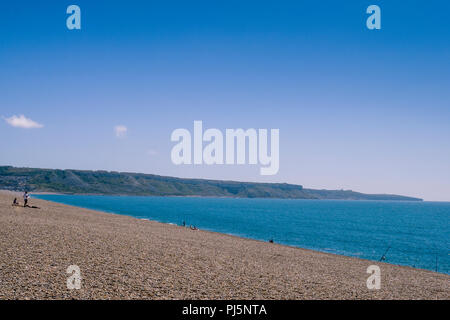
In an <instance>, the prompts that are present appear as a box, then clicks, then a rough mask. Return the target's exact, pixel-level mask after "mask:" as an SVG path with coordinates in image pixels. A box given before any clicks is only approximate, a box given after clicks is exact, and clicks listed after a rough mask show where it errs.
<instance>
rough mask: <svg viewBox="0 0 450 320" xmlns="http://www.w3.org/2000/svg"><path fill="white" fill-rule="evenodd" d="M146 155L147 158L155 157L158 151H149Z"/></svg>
mask: <svg viewBox="0 0 450 320" xmlns="http://www.w3.org/2000/svg"><path fill="white" fill-rule="evenodd" d="M147 154H148V155H149V156H156V155H157V154H158V151H156V150H154V149H150V150H148V151H147Z"/></svg>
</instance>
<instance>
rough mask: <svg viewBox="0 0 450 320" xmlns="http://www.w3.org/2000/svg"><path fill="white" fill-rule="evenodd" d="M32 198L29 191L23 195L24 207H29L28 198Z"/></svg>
mask: <svg viewBox="0 0 450 320" xmlns="http://www.w3.org/2000/svg"><path fill="white" fill-rule="evenodd" d="M29 197H30V195H29V194H28V192H27V191H25V193H24V194H23V202H24V203H23V206H24V207H26V206H28V198H29Z"/></svg>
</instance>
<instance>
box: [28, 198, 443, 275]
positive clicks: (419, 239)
mask: <svg viewBox="0 0 450 320" xmlns="http://www.w3.org/2000/svg"><path fill="white" fill-rule="evenodd" d="M34 197H36V198H40V199H45V200H51V201H56V202H60V203H64V204H69V205H74V206H79V207H84V208H90V209H96V210H102V211H106V212H114V213H118V214H123V215H130V216H133V217H136V218H140V219H150V220H156V221H160V222H165V223H174V224H181V223H182V222H183V221H186V225H195V226H197V227H198V228H200V229H206V230H211V231H217V232H221V233H228V234H233V235H237V236H241V237H247V238H253V239H258V240H264V241H267V240H269V239H273V240H274V241H275V242H277V243H282V244H287V245H292V246H297V247H302V248H309V249H314V250H320V251H325V252H330V253H335V254H342V255H347V256H353V257H359V258H365V259H370V260H375V261H378V260H379V259H380V258H381V256H382V255H383V254H384V253H385V251H386V250H387V249H388V248H389V247H390V249H389V250H388V252H387V254H386V262H388V263H393V264H401V265H408V266H413V267H416V268H424V269H430V270H436V265H437V268H438V271H439V272H443V273H447V274H450V223H449V221H450V203H444V202H400V201H399V202H396V201H341V200H336V201H333V200H281V199H229V198H185V197H122V196H72V195H34ZM436 258H437V264H436Z"/></svg>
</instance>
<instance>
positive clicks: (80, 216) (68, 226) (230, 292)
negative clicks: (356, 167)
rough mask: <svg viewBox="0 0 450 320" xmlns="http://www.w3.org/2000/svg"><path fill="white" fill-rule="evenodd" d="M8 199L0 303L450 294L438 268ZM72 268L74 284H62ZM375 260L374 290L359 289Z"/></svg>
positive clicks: (0, 218)
mask: <svg viewBox="0 0 450 320" xmlns="http://www.w3.org/2000/svg"><path fill="white" fill-rule="evenodd" d="M12 195H13V193H5V192H0V247H1V250H0V269H1V270H2V272H0V281H1V283H2V290H0V299H54V298H55V299H72V298H75V299H448V298H449V297H450V289H449V284H450V276H448V275H446V274H443V273H436V272H433V271H430V270H424V269H415V268H411V267H408V266H397V265H391V264H386V263H381V262H374V261H369V260H364V259H360V258H354V257H348V256H342V255H337V254H334V253H328V252H321V251H315V250H310V249H303V248H298V247H292V246H286V245H282V244H278V243H268V242H265V241H260V240H254V239H249V238H242V237H238V236H235V235H228V234H222V233H218V232H214V231H207V230H196V231H193V230H190V229H189V228H185V227H181V226H177V225H173V224H166V223H160V222H155V221H151V220H142V219H139V218H134V217H131V216H127V215H122V214H117V213H109V212H108V213H105V212H102V211H94V210H91V209H83V208H79V207H74V206H68V205H63V204H60V203H56V202H52V201H46V200H41V199H36V198H33V200H32V201H33V204H34V202H35V203H36V204H37V205H38V206H39V207H40V208H41V209H31V208H23V207H12V206H11V204H10V201H12V199H11V196H12ZM73 264H76V265H79V266H80V269H81V273H82V276H83V287H82V289H81V290H68V289H67V288H66V287H65V286H66V280H67V277H68V275H67V274H66V269H67V267H68V266H69V265H73ZM372 264H376V265H379V266H380V268H381V272H382V273H381V274H382V277H383V278H382V279H383V280H382V287H381V289H380V290H368V289H367V287H366V280H367V278H368V277H369V274H367V273H366V269H367V267H368V266H369V265H372ZM30 272H31V273H30Z"/></svg>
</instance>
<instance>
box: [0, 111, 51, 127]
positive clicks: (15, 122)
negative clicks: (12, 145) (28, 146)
mask: <svg viewBox="0 0 450 320" xmlns="http://www.w3.org/2000/svg"><path fill="white" fill-rule="evenodd" d="M3 119H5V121H6V122H7V123H8V124H9V125H10V126H13V127H16V128H23V129H36V128H42V127H43V126H44V125H42V124H40V123H37V122H35V121H33V120H31V119H29V118H27V117H25V116H24V115H23V114H21V115H19V116H16V115H13V116H12V117H10V118H3Z"/></svg>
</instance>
